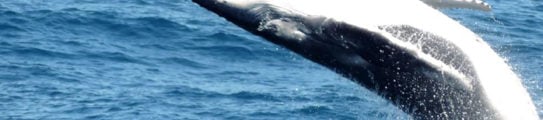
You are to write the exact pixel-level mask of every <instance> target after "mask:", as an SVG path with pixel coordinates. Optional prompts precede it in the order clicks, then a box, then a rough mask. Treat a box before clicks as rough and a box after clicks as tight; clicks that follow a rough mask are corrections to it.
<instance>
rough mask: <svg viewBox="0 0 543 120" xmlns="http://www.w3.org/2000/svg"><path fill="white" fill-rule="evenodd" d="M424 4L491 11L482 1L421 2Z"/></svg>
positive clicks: (432, 0)
mask: <svg viewBox="0 0 543 120" xmlns="http://www.w3.org/2000/svg"><path fill="white" fill-rule="evenodd" d="M421 1H422V2H424V3H426V4H428V5H430V6H432V7H434V8H437V9H441V8H469V9H475V10H482V11H490V10H491V7H490V5H489V4H488V3H486V2H484V1H482V0H421Z"/></svg>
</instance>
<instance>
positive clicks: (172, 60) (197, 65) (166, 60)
mask: <svg viewBox="0 0 543 120" xmlns="http://www.w3.org/2000/svg"><path fill="white" fill-rule="evenodd" d="M161 61H162V62H163V63H167V64H179V65H182V66H188V67H190V68H197V69H206V68H209V65H206V64H202V63H199V62H197V61H193V60H190V59H185V58H179V57H170V58H164V59H162V60H161Z"/></svg>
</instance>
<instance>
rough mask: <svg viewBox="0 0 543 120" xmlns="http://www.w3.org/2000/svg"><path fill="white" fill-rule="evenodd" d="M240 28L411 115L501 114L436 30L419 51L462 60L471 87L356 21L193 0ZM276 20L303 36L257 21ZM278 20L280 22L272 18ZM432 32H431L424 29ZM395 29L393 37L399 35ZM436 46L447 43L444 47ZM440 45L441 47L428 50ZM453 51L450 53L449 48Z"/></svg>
mask: <svg viewBox="0 0 543 120" xmlns="http://www.w3.org/2000/svg"><path fill="white" fill-rule="evenodd" d="M193 2H195V3H197V4H199V5H200V6H202V7H204V8H206V9H208V10H210V11H212V12H214V13H217V14H218V15H220V16H222V17H224V18H226V19H227V20H228V21H231V22H232V23H234V24H236V25H238V26H240V27H242V28H244V29H245V30H247V31H249V32H251V33H253V34H255V35H259V36H262V37H264V38H265V39H266V40H268V41H270V42H273V43H275V44H278V45H281V46H284V47H286V48H288V49H290V50H292V51H294V52H296V53H298V54H299V55H301V56H303V57H305V58H307V59H309V60H311V61H313V62H316V63H319V64H321V65H323V66H325V67H327V68H329V69H331V70H333V71H335V72H337V73H340V74H342V75H343V76H345V77H348V78H350V79H351V80H353V81H354V82H356V83H358V84H360V85H361V86H364V87H366V88H367V89H369V90H371V91H374V92H376V93H378V94H379V95H380V96H382V97H384V98H385V99H388V100H390V101H391V102H392V103H394V104H395V105H396V106H397V107H399V108H400V109H402V110H403V111H405V112H406V113H409V114H410V115H412V117H413V118H415V119H428V120H435V119H454V120H456V119H474V120H482V119H500V117H499V115H498V113H497V112H496V110H495V109H494V108H493V107H492V106H491V105H490V104H489V102H488V100H487V99H486V97H485V94H484V93H483V92H482V91H483V90H482V87H481V85H480V84H479V82H478V81H477V77H476V75H475V73H474V70H473V68H472V65H471V63H470V62H469V60H467V59H466V57H465V55H464V54H463V53H462V51H461V50H458V49H457V47H455V46H454V45H452V44H451V43H448V42H447V41H446V40H444V39H443V38H440V37H438V36H431V37H427V39H429V40H427V41H431V42H427V44H428V46H438V47H423V48H422V49H424V50H423V51H434V52H436V51H437V53H434V54H432V56H433V57H436V56H440V55H441V56H440V57H439V58H442V59H440V60H442V61H443V62H444V63H447V64H449V65H451V66H455V67H456V66H463V67H462V68H459V71H460V72H461V73H462V74H464V75H466V76H467V78H469V79H470V80H471V82H470V85H468V86H471V88H468V87H467V86H466V85H462V84H463V83H461V82H460V80H458V79H459V78H458V77H455V76H454V75H452V74H449V73H446V72H443V71H441V70H438V69H436V68H435V67H432V65H430V64H429V63H427V62H425V60H423V59H421V58H417V57H416V56H415V55H414V54H413V53H412V52H409V51H408V50H406V49H405V48H402V47H399V46H398V45H395V44H392V43H391V42H390V40H389V39H388V38H387V37H385V36H383V35H381V34H379V33H376V32H372V31H371V30H367V29H363V28H360V27H356V26H353V25H350V24H347V23H344V22H340V21H336V20H333V19H329V18H326V17H320V16H308V15H301V14H293V13H286V12H284V11H283V10H281V8H277V7H275V6H272V5H269V4H258V5H255V6H251V7H249V8H250V9H247V8H243V9H242V8H237V7H233V6H231V5H229V4H228V3H226V2H219V1H217V0H193ZM272 20H275V21H276V22H279V23H280V25H286V26H294V28H296V30H297V31H300V32H302V33H304V34H305V36H303V37H289V36H284V35H280V34H277V32H278V31H277V30H281V29H273V28H274V27H281V26H274V25H273V24H272V25H269V26H267V27H268V29H263V28H262V26H263V24H265V23H266V22H269V21H272ZM277 25H279V24H277ZM382 30H384V31H389V32H390V33H394V30H402V31H403V33H407V34H409V33H422V31H421V30H418V29H416V28H413V27H410V26H407V25H397V26H392V27H383V28H382ZM425 34H427V35H431V34H430V33H425ZM401 36H402V34H398V35H397V36H396V37H401ZM440 46H448V47H446V48H443V47H440ZM432 49H440V50H432ZM451 52H453V53H451ZM453 58H454V60H451V59H453Z"/></svg>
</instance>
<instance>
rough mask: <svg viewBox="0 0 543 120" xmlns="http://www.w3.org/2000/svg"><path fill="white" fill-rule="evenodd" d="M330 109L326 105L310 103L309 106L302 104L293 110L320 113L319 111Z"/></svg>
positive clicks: (324, 111)
mask: <svg viewBox="0 0 543 120" xmlns="http://www.w3.org/2000/svg"><path fill="white" fill-rule="evenodd" d="M330 110H332V109H331V108H330V107H328V106H319V105H310V106H304V107H302V108H299V109H296V110H294V111H295V112H299V113H303V114H320V113H327V112H329V111H330Z"/></svg>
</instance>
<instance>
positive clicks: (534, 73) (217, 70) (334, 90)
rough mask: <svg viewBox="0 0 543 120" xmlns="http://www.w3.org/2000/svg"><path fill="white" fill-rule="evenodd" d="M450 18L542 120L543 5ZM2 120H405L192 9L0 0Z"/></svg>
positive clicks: (175, 2) (372, 98) (151, 3)
mask: <svg viewBox="0 0 543 120" xmlns="http://www.w3.org/2000/svg"><path fill="white" fill-rule="evenodd" d="M488 2H489V3H490V4H492V5H493V8H494V10H493V11H492V12H489V13H486V12H479V11H473V10H463V9H452V10H443V12H445V13H446V14H447V15H449V16H450V17H452V18H454V19H455V20H458V21H459V22H461V23H462V24H463V25H465V26H467V27H468V28H470V29H472V30H473V31H474V32H476V33H477V34H479V35H480V36H482V37H483V38H484V39H485V41H487V42H488V43H489V44H491V46H492V47H493V48H494V50H496V51H497V52H498V53H499V54H500V55H501V56H503V57H504V58H506V59H507V61H508V63H509V64H510V65H511V66H512V67H513V68H514V70H515V72H516V73H517V74H519V75H520V76H521V77H522V80H523V83H524V85H525V86H526V88H527V89H528V91H529V93H530V95H531V96H532V99H533V100H534V103H535V104H536V107H537V108H538V112H539V114H540V116H542V117H543V76H542V75H543V40H542V38H543V29H541V28H543V2H542V1H540V0H489V1H488ZM0 119H2V120H4V119H54V120H56V119H234V120H238V119H409V116H408V115H407V114H405V113H403V112H402V111H400V110H399V109H397V108H396V107H394V106H393V105H392V104H391V103H389V102H387V101H385V100H383V99H381V98H379V96H377V95H376V94H374V93H372V92H370V91H368V90H366V89H364V88H362V87H360V86H358V85H356V84H355V83H353V82H351V81H349V80H348V79H346V78H343V77H341V76H339V75H337V74H336V73H334V72H332V71H330V70H328V69H326V68H324V67H322V66H320V65H318V64H315V63H312V62H310V61H308V60H306V59H304V58H302V57H300V56H298V55H296V54H294V53H292V52H290V51H288V50H286V49H284V48H282V47H280V46H277V45H274V44H271V43H269V42H266V41H265V40H263V39H262V38H260V37H257V36H254V35H251V34H250V33H248V32H245V31H243V30H242V29H240V28H238V27H236V26H235V25H233V24H231V23H229V22H227V21H225V20H224V19H222V18H220V17H218V16H217V15H215V14H212V13H210V12H208V11H206V10H205V9H203V8H200V7H199V6H197V5H196V4H193V3H191V2H190V1H189V0H107V1H105V0H0Z"/></svg>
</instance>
